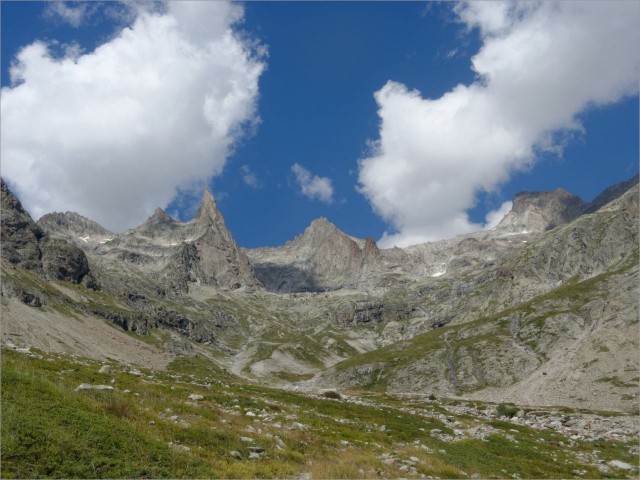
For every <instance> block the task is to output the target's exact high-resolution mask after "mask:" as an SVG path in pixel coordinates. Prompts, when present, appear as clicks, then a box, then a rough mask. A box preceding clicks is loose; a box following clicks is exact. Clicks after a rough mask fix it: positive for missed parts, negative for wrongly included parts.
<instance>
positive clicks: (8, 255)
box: [0, 180, 96, 288]
mask: <svg viewBox="0 0 640 480" xmlns="http://www.w3.org/2000/svg"><path fill="white" fill-rule="evenodd" d="M0 183H1V192H2V228H1V229H0V232H1V241H2V257H3V258H4V259H6V260H8V261H9V262H10V263H12V264H14V265H17V266H19V267H21V268H24V269H26V270H32V271H35V272H37V273H38V274H39V275H41V276H44V277H45V278H49V279H53V280H68V281H71V282H73V283H84V284H85V285H87V286H89V287H91V288H95V287H96V282H95V279H94V278H93V275H92V273H91V269H90V268H89V262H88V261H87V257H86V255H85V254H84V252H83V251H82V250H80V249H79V248H78V247H76V246H74V245H73V244H71V243H69V242H66V241H64V240H60V239H54V238H51V237H49V236H47V235H45V234H44V232H43V230H42V229H41V228H40V227H39V226H38V225H36V223H35V222H34V221H33V219H32V218H31V216H30V215H29V213H27V211H26V210H25V209H24V208H23V207H22V204H21V203H20V201H19V200H18V199H17V198H16V197H15V196H14V195H13V193H11V191H10V190H9V188H8V186H7V185H6V184H5V182H4V180H0Z"/></svg>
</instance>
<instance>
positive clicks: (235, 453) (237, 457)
mask: <svg viewBox="0 0 640 480" xmlns="http://www.w3.org/2000/svg"><path fill="white" fill-rule="evenodd" d="M229 455H231V456H232V457H233V458H235V459H236V460H242V455H240V452H238V451H237V450H231V451H230V452H229Z"/></svg>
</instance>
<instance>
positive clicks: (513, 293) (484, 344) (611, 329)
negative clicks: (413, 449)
mask: <svg viewBox="0 0 640 480" xmlns="http://www.w3.org/2000/svg"><path fill="white" fill-rule="evenodd" d="M632 180H633V179H632ZM636 183H637V182H636ZM632 185H633V186H632V187H631V188H630V189H627V190H626V192H624V193H623V192H621V190H623V187H624V185H623V186H622V187H620V186H618V187H611V188H610V189H609V190H608V193H607V194H606V196H607V198H611V197H615V198H614V199H613V200H611V201H610V202H608V203H607V204H605V205H604V206H602V207H600V208H599V209H597V210H596V211H594V212H591V213H585V211H586V210H587V209H588V207H585V204H584V202H581V201H578V200H576V199H575V198H576V197H573V196H571V195H570V194H568V193H566V192H562V191H561V192H550V193H546V194H539V195H532V194H527V195H521V196H520V197H519V200H518V202H514V203H516V208H515V210H516V211H515V213H514V216H512V218H515V221H512V222H507V224H508V225H507V226H508V228H507V229H504V228H502V229H501V228H495V229H493V230H489V231H482V232H475V233H473V234H469V235H465V236H459V237H456V238H453V239H447V240H442V241H438V242H433V243H427V244H421V245H415V246H412V247H408V248H406V249H397V248H394V249H382V250H380V249H379V248H378V247H377V245H376V243H375V241H374V240H373V239H371V238H369V239H365V240H360V239H355V238H353V237H350V236H349V235H347V234H345V233H344V232H342V231H341V230H339V229H338V228H337V227H335V225H333V224H332V223H331V222H329V221H328V220H327V219H317V220H315V221H313V222H311V224H310V225H309V227H308V228H307V229H305V231H304V232H302V234H300V235H298V236H297V237H296V238H295V239H293V240H291V241H290V242H287V243H286V244H285V245H283V246H281V247H270V248H263V249H252V250H245V249H240V248H239V247H238V246H237V244H236V243H235V240H234V239H233V236H232V235H231V232H230V231H229V230H228V229H227V228H226V226H225V224H224V219H223V218H222V215H221V213H220V212H219V210H218V209H217V206H216V205H215V200H214V199H213V196H212V195H211V193H210V192H205V194H204V195H203V199H202V202H201V206H200V208H199V209H198V213H197V214H196V215H195V217H194V218H193V219H192V220H191V221H189V222H179V221H176V220H173V219H171V218H170V217H168V215H166V213H165V212H163V211H162V210H161V209H157V210H156V211H155V212H154V213H153V214H152V215H151V216H150V217H149V219H147V221H145V222H144V223H143V224H142V225H140V226H139V227H136V228H134V229H131V230H128V231H127V232H124V233H123V234H119V235H115V234H114V236H113V238H112V239H109V240H108V241H104V243H100V242H99V241H96V242H94V243H90V242H89V241H85V240H83V239H84V238H86V235H84V234H83V232H79V231H76V230H74V228H76V227H74V228H71V227H70V224H73V222H71V221H69V222H67V223H65V222H63V221H60V222H54V221H43V224H44V225H50V226H51V227H50V230H49V231H47V232H44V231H42V229H41V228H40V227H38V226H37V225H35V224H34V223H33V222H32V221H31V223H29V221H28V220H29V219H30V217H28V214H27V213H26V212H22V213H21V212H20V210H19V209H17V203H16V202H18V201H17V199H15V201H10V202H5V203H6V207H5V203H3V209H7V211H8V212H9V213H8V214H7V215H5V214H4V210H3V216H2V221H3V224H2V227H3V229H2V230H3V243H4V238H5V235H8V237H7V238H10V237H11V234H12V233H13V232H18V231H20V232H22V230H20V228H24V226H30V227H29V228H32V229H35V230H29V228H27V232H31V233H32V234H33V236H34V238H35V237H36V236H37V235H36V233H35V232H38V231H41V234H42V238H44V237H48V238H54V237H56V236H59V237H60V238H57V237H56V238H55V239H56V241H59V242H64V243H63V244H61V245H68V246H69V248H71V247H72V248H73V249H76V250H77V251H80V252H81V253H83V254H84V255H85V256H86V259H87V262H88V263H87V264H88V266H89V267H90V271H91V274H92V275H93V276H95V279H96V282H97V284H98V287H99V288H100V289H101V290H100V291H99V292H95V293H92V292H93V291H92V290H90V289H84V288H83V287H82V286H78V284H77V282H74V280H73V279H66V278H65V279H62V280H61V279H59V277H55V276H50V275H47V274H44V273H39V272H41V270H38V269H37V268H36V269H32V270H29V269H24V268H23V266H21V265H20V263H19V262H18V263H11V262H10V261H9V259H8V258H7V257H5V256H4V255H3V263H2V272H3V290H2V295H3V298H5V301H6V305H7V307H6V311H5V313H6V315H4V316H5V317H6V319H7V322H8V325H9V327H10V328H9V332H11V335H13V334H14V333H15V335H20V336H16V337H10V339H12V341H14V342H15V341H17V339H22V340H23V341H24V340H25V339H29V338H31V339H32V341H33V342H34V343H37V344H38V345H40V344H43V343H44V342H46V338H50V337H52V336H53V337H57V338H66V337H65V336H64V335H63V334H62V333H61V332H60V331H59V329H60V328H63V327H64V325H65V322H66V321H76V320H71V318H72V317H73V315H75V316H79V317H82V318H85V317H87V316H88V317H91V318H96V319H101V321H107V322H109V323H113V324H115V325H117V326H118V327H120V328H122V329H124V330H128V331H130V332H131V331H135V334H136V335H140V336H141V337H149V336H151V337H154V338H163V339H164V340H162V343H161V344H160V346H161V349H162V350H163V351H165V352H168V353H169V354H170V355H175V356H184V355H198V356H203V358H206V359H208V360H207V361H211V362H214V363H215V364H216V365H218V366H219V367H220V368H225V369H227V370H228V371H229V372H231V373H232V374H234V375H238V376H241V377H245V378H247V379H250V380H254V381H261V382H268V383H271V384H274V385H279V386H289V387H290V386H292V385H295V386H297V387H298V388H301V389H311V390H313V389H316V388H319V387H321V386H322V387H327V386H332V385H338V386H341V388H374V389H379V390H383V391H384V390H388V391H395V392H398V391H407V390H409V391H413V392H416V393H429V392H431V393H433V392H437V393H438V394H439V395H445V396H463V397H465V398H478V399H495V398H498V397H499V396H500V395H503V396H504V398H505V399H517V401H518V402H519V403H520V404H524V403H527V402H529V403H531V402H533V404H535V403H536V402H554V401H555V402H557V403H558V404H562V405H571V406H574V407H575V406H580V407H591V408H608V409H614V410H616V409H617V410H628V409H629V408H631V406H632V405H633V403H634V402H635V401H636V399H637V395H636V394H633V392H632V387H631V386H630V385H631V384H633V379H632V377H633V372H632V371H631V370H630V369H629V365H628V359H629V358H631V357H630V355H632V353H633V352H634V351H635V350H637V348H638V343H639V341H638V338H637V337H638V335H637V333H638V332H637V331H634V328H635V327H636V326H637V317H638V306H637V301H636V300H635V298H636V297H637V294H638V285H637V282H636V280H637V278H638V257H639V254H638V231H637V230H638V187H637V186H635V183H633V182H632ZM603 194H604V192H603ZM3 198H4V197H3ZM602 198H604V197H602ZM602 198H601V199H600V200H599V201H602ZM587 205H589V204H587ZM534 207H535V209H534ZM11 209H13V210H11ZM534 210H535V212H536V214H535V215H529V216H530V217H531V218H532V219H533V220H532V221H533V224H534V225H533V226H537V231H534V230H536V229H535V228H532V229H531V230H532V231H530V232H526V233H524V232H522V231H520V230H517V229H515V228H512V226H514V225H516V226H517V227H518V228H520V227H522V226H523V225H524V226H527V225H526V224H525V221H528V220H527V218H525V217H523V216H522V215H521V214H522V212H526V211H530V212H533V211H534ZM578 210H579V212H578V213H576V211H578ZM23 214H24V215H26V216H27V217H28V219H27V217H24V218H23V217H21V216H20V215H23ZM16 215H17V217H15V216H16ZM61 215H63V216H64V215H65V214H61ZM517 215H521V216H520V217H519V218H516V216H517ZM14 217H15V218H19V220H20V221H12V218H14ZM67 217H69V218H71V217H70V216H68V215H67ZM65 218H66V217H65ZM73 219H74V221H75V222H76V224H77V225H82V224H83V222H82V221H80V220H81V219H78V218H76V217H73ZM49 220H52V217H49ZM541 220H542V221H541ZM565 220H566V221H565ZM87 221H88V220H87ZM518 222H519V223H518ZM562 222H564V223H562ZM554 223H559V224H558V225H555V226H553V225H552V224H554ZM87 225H90V224H87ZM71 226H73V225H71ZM18 227H20V228H18ZM550 227H551V228H550ZM77 228H79V227H77ZM77 228H76V229H77ZM93 228H94V229H97V227H95V226H94V227H93ZM38 229H40V230H38ZM509 229H511V231H510V230H509ZM514 230H515V231H514ZM103 233H104V232H103ZM26 235H27V237H28V236H29V235H28V234H26ZM38 235H40V234H38ZM65 236H66V237H65ZM63 237H64V238H63ZM65 238H67V239H68V240H69V241H68V242H67V241H66V240H65ZM38 242H39V240H38ZM38 242H36V243H35V244H29V242H27V243H26V244H25V245H35V246H36V247H37V248H40V247H39V246H38V245H39V243H38ZM7 245H10V244H9V243H7ZM65 248H66V247H65ZM60 249H62V248H61V247H60V248H59V250H60ZM62 250H63V249H62ZM30 251H31V250H29V249H27V250H25V252H27V253H28V252H30ZM33 251H38V252H42V249H40V250H37V249H36V250H33ZM7 254H9V256H10V254H11V249H10V248H9V249H8V250H7ZM41 256H42V254H41ZM27 257H28V255H27ZM56 258H57V257H56ZM55 261H57V260H55ZM36 263H37V262H36ZM38 268H40V267H38ZM30 272H35V273H36V276H35V277H34V276H33V275H32V273H30ZM67 280H68V281H67ZM69 282H71V283H69ZM283 282H284V283H283ZM634 282H635V283H634ZM5 284H6V285H13V286H15V287H16V289H18V288H22V289H23V290H24V291H25V292H27V293H28V295H35V296H37V298H39V299H40V301H39V305H40V306H37V305H36V304H34V303H29V301H28V298H27V296H25V295H23V296H20V295H16V294H15V291H16V290H11V289H9V288H5V287H4V285H5ZM36 303H38V302H36ZM24 305H27V307H24ZM40 312H48V313H47V315H55V318H56V319H57V321H56V322H54V323H51V322H50V323H44V324H43V323H42V322H43V321H44V319H45V318H46V315H42V314H41V313H40ZM61 312H62V313H61ZM65 312H74V313H73V315H71V314H67V313H65ZM66 319H69V320H66ZM29 325H30V326H31V327H29V328H27V326H29ZM35 325H39V327H37V328H35V327H34V326H35ZM636 330H637V329H636ZM87 334H88V333H87ZM3 335H4V333H3ZM158 336H160V337H158ZM6 338H7V337H3V341H5V339H6ZM599 342H600V343H601V344H602V345H606V346H607V348H609V350H610V351H616V352H617V353H619V356H618V357H612V356H609V355H605V354H602V355H600V354H599V353H598V347H597V345H598V344H599ZM63 346H64V344H63ZM565 347H566V348H569V349H570V351H571V352H573V353H572V354H571V355H572V356H571V357H568V356H563V351H564V350H563V348H565ZM63 348H67V349H72V348H74V347H73V346H72V345H66V346H64V347H63ZM110 348H117V347H115V346H113V345H112V346H111V347H110ZM585 348H586V349H587V350H585ZM589 352H591V353H589ZM593 352H595V353H593ZM592 353H593V355H592ZM104 354H106V353H104ZM112 355H115V356H116V357H118V358H121V357H122V355H123V354H122V353H121V352H120V353H119V352H116V351H114V352H113V354H112ZM599 355H600V356H599ZM136 358H139V357H136ZM396 358H397V360H396ZM403 359H404V360H403ZM500 359H502V360H500ZM599 359H601V361H602V363H598V361H599ZM582 360H584V361H583V362H582V363H580V362H581V361H582ZM594 360H596V362H595V363H592V364H589V366H587V367H583V364H584V365H586V364H588V363H589V362H592V361H594ZM547 370H548V372H547V373H548V375H543V374H542V372H545V371H547ZM420 372H423V373H420ZM425 372H426V373H425ZM550 372H553V373H550ZM576 372H581V373H580V375H579V376H576V375H577V373H576ZM574 377H575V378H574ZM376 378H377V380H375V379H376ZM604 378H614V379H618V380H615V382H614V383H611V382H610V381H605V380H602V379H604ZM576 379H578V380H580V379H581V380H580V381H583V383H584V385H587V386H589V388H593V389H594V391H598V392H600V393H599V395H600V396H601V399H600V400H599V399H598V398H575V396H573V397H572V396H571V395H570V391H569V390H570V389H569V390H568V389H567V388H565V387H563V385H564V384H566V385H571V389H574V390H575V388H576V385H577V384H576V381H578V380H576ZM536 385H538V386H541V388H544V389H545V394H544V395H537V396H536V395H534V394H533V393H532V392H533V391H534V390H535V388H537V387H535V386H536ZM605 387H606V388H605ZM527 392H529V393H527ZM527 395H529V396H530V397H531V399H530V400H527V398H526V397H527ZM514 401H515V400H514Z"/></svg>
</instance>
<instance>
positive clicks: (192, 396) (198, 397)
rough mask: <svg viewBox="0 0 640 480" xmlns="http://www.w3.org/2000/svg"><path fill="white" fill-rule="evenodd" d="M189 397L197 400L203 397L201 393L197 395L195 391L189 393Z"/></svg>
mask: <svg viewBox="0 0 640 480" xmlns="http://www.w3.org/2000/svg"><path fill="white" fill-rule="evenodd" d="M189 399H190V400H193V401H194V402H197V401H198V400H204V397H203V396H202V395H198V394H197V393H192V394H191V395H189Z"/></svg>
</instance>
